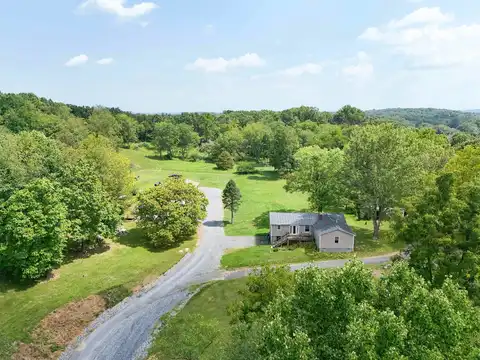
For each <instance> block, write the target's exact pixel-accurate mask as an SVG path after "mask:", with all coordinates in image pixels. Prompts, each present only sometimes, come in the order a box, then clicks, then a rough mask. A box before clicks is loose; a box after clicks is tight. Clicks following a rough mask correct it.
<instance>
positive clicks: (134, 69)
mask: <svg viewBox="0 0 480 360" xmlns="http://www.w3.org/2000/svg"><path fill="white" fill-rule="evenodd" d="M0 9H1V11H0V14H1V15H0V16H1V18H0V34H1V35H0V36H1V39H2V42H1V43H2V46H1V50H0V91H2V92H34V93H36V94H37V95H40V96H45V97H50V98H53V99H55V100H58V101H65V102H70V103H75V104H85V105H106V106H119V107H121V108H123V109H126V110H132V111H138V112H179V111H222V110H225V109H265V108H267V109H276V110H277V109H285V108H289V107H293V106H300V105H310V106H316V107H319V108H320V109H324V110H336V109H337V108H339V107H340V106H342V105H344V104H347V103H348V104H352V105H355V106H358V107H360V108H363V109H371V108H383V107H430V106H431V107H442V108H454V109H470V108H479V107H480V99H479V98H478V96H477V93H478V90H479V85H480V72H479V71H478V70H479V69H478V68H479V66H480V61H479V60H480V46H479V44H480V18H479V17H478V14H480V2H479V1H478V0H457V1H447V0H438V1H433V0H423V1H422V0H336V1H327V0H323V1H322V0H242V1H233V0H229V1H225V0H152V1H149V0H145V1H143V2H142V0H129V1H125V0H78V1H77V0H48V1H39V0H36V1H32V0H16V1H9V2H6V1H5V2H4V3H3V4H2V5H0Z"/></svg>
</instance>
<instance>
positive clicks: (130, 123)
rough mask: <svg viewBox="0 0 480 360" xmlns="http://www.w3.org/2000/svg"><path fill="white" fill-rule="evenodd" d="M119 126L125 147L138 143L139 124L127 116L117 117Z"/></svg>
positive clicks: (119, 115)
mask: <svg viewBox="0 0 480 360" xmlns="http://www.w3.org/2000/svg"><path fill="white" fill-rule="evenodd" d="M116 119H117V122H118V124H119V129H118V130H119V136H120V138H121V142H122V144H123V146H128V145H129V144H131V143H135V142H137V141H138V136H137V133H138V129H139V124H138V123H137V122H136V121H135V119H133V118H132V117H131V116H128V115H126V114H118V115H116Z"/></svg>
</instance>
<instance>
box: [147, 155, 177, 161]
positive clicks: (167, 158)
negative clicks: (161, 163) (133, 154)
mask: <svg viewBox="0 0 480 360" xmlns="http://www.w3.org/2000/svg"><path fill="white" fill-rule="evenodd" d="M145 157H146V158H147V159H150V160H173V157H171V156H168V155H162V156H160V155H145Z"/></svg>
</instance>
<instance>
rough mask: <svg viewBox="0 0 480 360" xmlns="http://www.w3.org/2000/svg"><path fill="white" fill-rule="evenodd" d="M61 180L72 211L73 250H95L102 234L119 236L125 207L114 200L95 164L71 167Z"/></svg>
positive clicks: (84, 161)
mask: <svg viewBox="0 0 480 360" xmlns="http://www.w3.org/2000/svg"><path fill="white" fill-rule="evenodd" d="M60 181H61V183H62V186H63V189H62V194H63V197H64V203H65V205H66V206H67V209H68V215H67V218H68V220H69V233H68V243H69V249H70V250H73V251H85V250H87V249H91V248H94V247H96V246H97V245H99V241H98V239H99V237H98V236H99V235H100V236H101V237H109V236H112V235H114V234H115V230H116V228H117V225H118V224H119V223H120V220H121V216H120V214H121V208H120V206H119V204H118V203H117V201H115V200H112V199H111V198H110V196H109V194H108V192H107V191H106V190H105V188H104V187H103V185H102V182H101V181H100V179H99V177H98V176H97V174H96V172H95V168H94V167H93V166H92V164H90V163H89V162H87V161H86V160H80V161H78V162H76V163H74V164H68V165H67V166H65V168H64V169H63V171H62V176H61V180H60Z"/></svg>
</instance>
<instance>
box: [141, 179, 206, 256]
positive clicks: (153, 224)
mask: <svg viewBox="0 0 480 360" xmlns="http://www.w3.org/2000/svg"><path fill="white" fill-rule="evenodd" d="M207 205H208V200H207V198H206V197H205V195H204V194H203V192H201V191H200V190H199V189H198V188H197V187H196V186H194V185H192V184H189V183H186V182H185V181H183V180H181V179H173V178H169V179H167V180H166V181H165V182H163V183H162V184H160V185H159V186H156V187H155V188H152V189H149V190H147V191H145V192H144V193H142V194H141V195H140V196H139V206H138V209H137V216H138V219H139V220H138V223H139V225H140V227H141V228H142V229H143V230H144V232H145V235H146V237H147V239H148V241H149V242H150V244H151V245H152V246H154V247H158V248H160V247H164V248H166V247H171V246H174V245H175V244H178V243H180V242H182V241H184V240H186V239H188V238H189V237H190V236H192V235H194V234H195V231H196V229H197V226H198V223H199V220H201V219H203V218H205V216H206V207H207Z"/></svg>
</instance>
